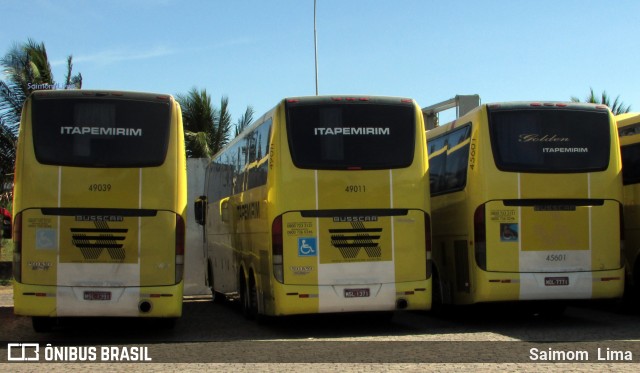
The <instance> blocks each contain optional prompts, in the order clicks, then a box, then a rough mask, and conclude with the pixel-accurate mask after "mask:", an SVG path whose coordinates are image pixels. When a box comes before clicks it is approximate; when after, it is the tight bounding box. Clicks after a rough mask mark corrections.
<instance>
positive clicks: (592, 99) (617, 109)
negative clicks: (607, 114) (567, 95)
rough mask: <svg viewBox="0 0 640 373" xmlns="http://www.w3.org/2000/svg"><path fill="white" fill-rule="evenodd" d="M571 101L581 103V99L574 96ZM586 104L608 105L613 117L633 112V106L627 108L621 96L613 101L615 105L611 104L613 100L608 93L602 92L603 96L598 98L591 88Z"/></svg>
mask: <svg viewBox="0 0 640 373" xmlns="http://www.w3.org/2000/svg"><path fill="white" fill-rule="evenodd" d="M571 101H573V102H580V99H579V98H577V97H575V96H572V97H571ZM584 102H589V103H592V104H604V105H607V106H608V107H609V108H610V109H611V112H612V113H613V115H618V114H624V113H628V112H630V111H631V105H627V106H625V105H624V103H623V102H622V101H620V96H617V97H616V99H615V100H613V104H612V103H611V98H610V97H609V95H607V91H602V95H600V97H597V96H596V95H595V93H594V92H593V88H589V95H588V96H587V97H586V98H585V101H584Z"/></svg>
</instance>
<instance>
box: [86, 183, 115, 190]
mask: <svg viewBox="0 0 640 373" xmlns="http://www.w3.org/2000/svg"><path fill="white" fill-rule="evenodd" d="M89 191H90V192H110V191H111V184H90V185H89Z"/></svg>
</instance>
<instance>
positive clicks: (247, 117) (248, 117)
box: [235, 106, 254, 136]
mask: <svg viewBox="0 0 640 373" xmlns="http://www.w3.org/2000/svg"><path fill="white" fill-rule="evenodd" d="M253 114H254V111H253V108H252V107H251V106H247V109H246V110H245V112H244V114H242V116H241V117H240V118H239V119H238V121H237V122H236V132H235V133H236V136H238V135H239V134H240V133H242V131H244V129H245V128H247V127H249V125H250V124H251V122H253Z"/></svg>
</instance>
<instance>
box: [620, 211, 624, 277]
mask: <svg viewBox="0 0 640 373" xmlns="http://www.w3.org/2000/svg"><path fill="white" fill-rule="evenodd" d="M619 224H620V267H621V268H622V267H624V262H625V256H624V244H625V242H624V241H625V234H624V208H623V207H622V204H620V221H619Z"/></svg>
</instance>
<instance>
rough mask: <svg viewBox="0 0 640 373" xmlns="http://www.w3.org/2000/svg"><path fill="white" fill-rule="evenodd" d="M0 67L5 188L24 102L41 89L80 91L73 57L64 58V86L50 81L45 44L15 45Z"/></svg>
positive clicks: (0, 160) (0, 161) (0, 144)
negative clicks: (74, 70) (65, 64)
mask: <svg viewBox="0 0 640 373" xmlns="http://www.w3.org/2000/svg"><path fill="white" fill-rule="evenodd" d="M0 66H1V68H2V71H3V73H4V74H3V76H2V80H0V172H1V177H0V181H1V182H2V186H5V185H7V184H8V182H9V181H10V180H11V173H12V172H13V166H14V163H15V154H16V149H15V143H16V138H17V135H18V130H19V128H20V113H21V111H22V105H23V104H24V101H25V100H26V98H27V97H28V96H29V94H31V92H33V91H35V90H38V89H43V88H44V89H55V88H64V89H67V88H78V89H79V88H82V74H80V73H78V74H77V75H72V69H73V63H72V56H69V57H67V74H66V77H65V84H64V86H63V87H59V86H58V84H56V82H55V80H54V78H53V72H52V70H51V64H50V63H49V59H48V57H47V49H46V47H45V45H44V43H37V42H35V41H34V40H32V39H28V40H27V42H26V43H23V44H14V45H13V46H12V47H11V48H10V49H9V51H8V52H7V53H6V54H5V55H4V56H3V57H2V58H0Z"/></svg>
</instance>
